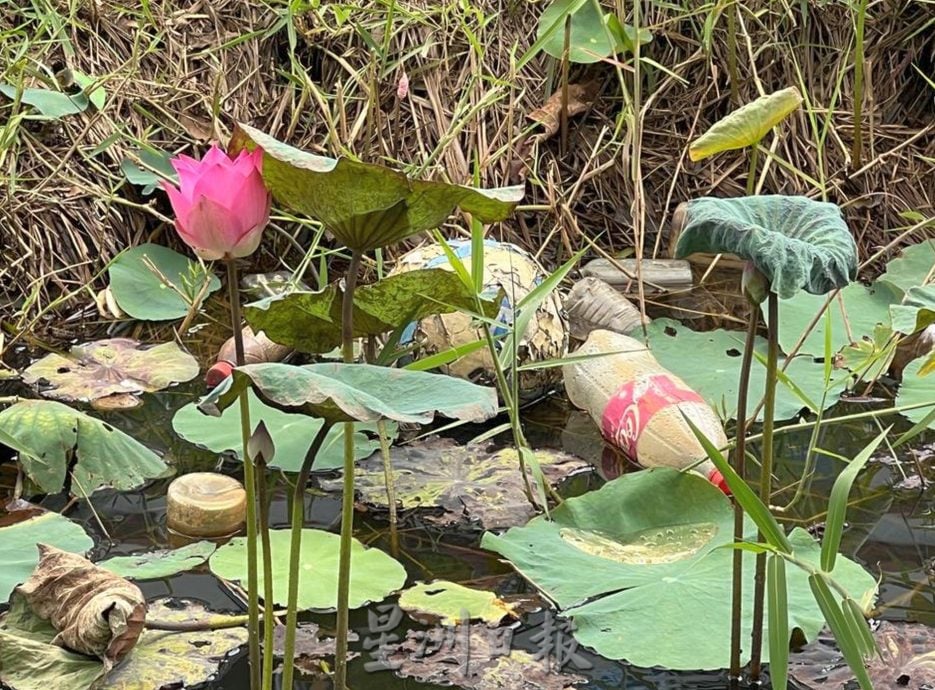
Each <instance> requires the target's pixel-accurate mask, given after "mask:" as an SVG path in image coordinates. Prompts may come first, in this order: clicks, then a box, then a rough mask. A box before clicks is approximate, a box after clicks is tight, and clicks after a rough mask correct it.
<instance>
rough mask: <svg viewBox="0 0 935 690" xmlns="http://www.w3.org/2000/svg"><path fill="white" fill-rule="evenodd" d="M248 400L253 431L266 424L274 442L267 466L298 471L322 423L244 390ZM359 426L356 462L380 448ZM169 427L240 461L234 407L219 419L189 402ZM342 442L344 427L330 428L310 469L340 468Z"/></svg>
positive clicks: (237, 411)
mask: <svg viewBox="0 0 935 690" xmlns="http://www.w3.org/2000/svg"><path fill="white" fill-rule="evenodd" d="M247 398H248V401H249V404H250V423H251V424H252V425H253V426H254V428H256V425H257V424H259V423H260V422H263V423H264V424H266V429H267V431H269V433H270V436H271V437H272V439H273V446H274V447H275V449H276V450H275V453H274V454H273V458H272V460H271V461H269V466H270V467H277V468H279V469H281V470H283V471H285V472H298V471H299V469H300V468H301V467H302V461H303V460H304V459H305V453H306V452H307V451H308V447H309V446H310V445H311V444H312V439H313V438H315V434H316V433H318V430H319V429H320V428H321V425H322V423H323V422H322V421H321V420H320V419H315V418H313V417H309V416H307V415H304V414H289V413H288V412H282V411H280V410H277V409H276V408H275V407H270V406H269V405H265V404H263V402H262V401H260V400H259V399H258V398H257V397H256V394H255V393H254V392H253V391H252V390H249V391H247ZM362 427H363V425H360V426H358V427H356V432H355V433H354V453H355V455H356V457H357V458H358V459H361V458H366V457H367V456H369V455H370V454H371V453H373V451H375V450H377V449H378V448H379V447H380V443H379V441H378V440H375V439H371V438H368V437H367V436H366V435H365V434H363V433H360V432H361V431H363V428H362ZM172 428H173V429H174V430H175V433H177V434H178V435H179V436H181V437H182V438H184V439H185V440H186V441H188V442H189V443H194V444H195V445H197V446H201V447H202V448H207V449H208V450H212V451H214V452H215V453H224V452H233V453H234V454H235V455H236V456H237V457H238V458H239V457H240V454H241V452H242V448H243V440H242V439H241V436H240V433H241V432H240V409H239V408H238V407H237V406H233V407H229V408H227V409H225V410H224V411H223V412H222V413H221V416H220V417H211V416H207V415H205V414H204V413H203V412H200V411H199V410H198V406H197V405H196V404H195V403H189V404H188V405H185V406H184V407H182V408H181V409H179V411H178V412H176V413H175V416H174V417H173V418H172ZM343 439H344V428H343V426H341V427H335V428H333V429H331V431H329V432H328V437H327V438H326V439H325V442H324V444H323V445H322V447H321V449H320V450H319V451H318V455H317V457H316V459H315V464H314V465H313V467H312V469H314V470H320V471H322V470H333V469H338V468H340V467H342V466H343V463H344V441H343Z"/></svg>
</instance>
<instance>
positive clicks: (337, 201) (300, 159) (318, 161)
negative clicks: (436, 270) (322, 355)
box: [230, 124, 523, 251]
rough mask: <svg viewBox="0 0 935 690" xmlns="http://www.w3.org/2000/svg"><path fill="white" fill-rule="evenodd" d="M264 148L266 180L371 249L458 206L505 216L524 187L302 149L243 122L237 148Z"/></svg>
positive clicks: (287, 199)
mask: <svg viewBox="0 0 935 690" xmlns="http://www.w3.org/2000/svg"><path fill="white" fill-rule="evenodd" d="M257 147H259V148H261V149H263V179H264V181H265V182H266V185H267V187H269V189H270V191H271V192H272V194H273V197H274V198H275V199H276V201H277V202H279V203H281V204H283V205H284V206H286V207H288V208H290V209H292V210H294V211H297V212H299V213H304V214H306V215H308V216H310V217H312V218H315V219H316V220H319V221H321V222H322V223H323V224H324V226H325V227H326V228H327V229H328V230H329V231H330V232H331V233H332V234H333V235H334V236H335V238H337V240H338V241H339V242H341V243H342V244H343V245H345V246H347V247H349V248H350V249H354V250H358V251H367V250H371V249H376V248H378V247H385V246H387V245H390V244H394V243H396V242H399V241H400V240H403V239H405V238H406V237H409V236H410V235H414V234H416V233H418V232H422V231H424V230H430V229H432V228H435V227H438V226H439V225H441V224H442V223H443V222H444V221H445V220H446V219H447V218H448V216H449V215H450V214H451V213H452V212H453V211H454V210H455V209H456V208H459V207H460V208H461V210H462V211H465V212H466V213H470V214H472V215H473V216H474V218H476V219H477V220H479V221H481V222H482V223H493V222H496V221H501V220H504V219H505V218H507V217H508V216H509V215H510V213H512V211H513V209H514V208H515V206H516V204H518V203H519V201H520V200H521V199H522V197H523V187H522V186H515V187H504V188H499V189H489V190H485V189H474V188H472V187H466V186H462V185H456V184H449V183H447V182H437V181H427V180H414V179H411V178H409V177H407V176H406V175H405V174H404V173H402V172H399V171H397V170H392V169H390V168H387V167H384V166H382V165H376V164H373V163H362V162H359V161H354V160H351V159H349V158H340V159H334V158H326V157H324V156H316V155H314V154H311V153H308V152H306V151H302V150H300V149H297V148H295V147H293V146H289V145H288V144H284V143H283V142H281V141H278V140H277V139H275V138H273V137H271V136H270V135H268V134H265V133H263V132H261V131H260V130H257V129H254V128H253V127H249V126H247V125H244V124H240V125H238V129H237V131H235V133H234V136H233V137H232V140H231V145H230V151H231V152H232V153H234V152H237V151H240V150H242V149H244V148H246V149H248V150H254V149H255V148H257Z"/></svg>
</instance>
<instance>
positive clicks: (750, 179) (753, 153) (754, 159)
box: [747, 142, 760, 196]
mask: <svg viewBox="0 0 935 690" xmlns="http://www.w3.org/2000/svg"><path fill="white" fill-rule="evenodd" d="M759 146H760V144H759V142H757V143H756V144H754V145H753V146H751V147H750V170H749V171H748V172H747V196H753V195H754V194H755V193H756V168H757V164H758V163H759V161H760V148H759Z"/></svg>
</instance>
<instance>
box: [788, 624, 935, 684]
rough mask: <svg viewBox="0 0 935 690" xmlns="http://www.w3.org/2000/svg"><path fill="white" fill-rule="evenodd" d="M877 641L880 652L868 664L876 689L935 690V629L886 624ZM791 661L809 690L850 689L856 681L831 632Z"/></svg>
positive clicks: (876, 634)
mask: <svg viewBox="0 0 935 690" xmlns="http://www.w3.org/2000/svg"><path fill="white" fill-rule="evenodd" d="M873 638H874V640H875V641H876V644H877V648H878V649H879V650H880V655H879V656H877V655H873V656H872V657H871V658H870V659H869V660H868V661H867V675H869V676H870V681H871V682H872V683H873V687H874V688H877V689H878V690H883V689H884V688H906V689H907V690H929V689H930V688H935V628H931V627H929V626H927V625H918V624H913V623H890V622H889V621H883V622H882V623H880V627H879V628H877V630H876V631H874V633H873ZM790 661H791V662H792V663H791V665H790V667H789V675H791V676H792V677H793V678H794V679H795V680H796V682H798V683H800V684H801V685H802V686H803V687H805V688H807V689H808V690H847V688H850V687H851V683H852V682H853V679H854V674H853V672H851V670H850V668H848V665H847V662H845V661H844V657H843V656H842V655H841V652H840V651H839V650H838V648H837V646H836V645H835V644H834V639H833V638H832V637H831V635H830V634H827V631H826V634H824V635H822V636H820V637H819V638H818V639H817V640H816V641H815V642H812V643H811V644H809V645H808V646H806V647H805V648H804V649H803V650H802V651H801V652H800V653H799V654H793V655H792V658H791V660H790Z"/></svg>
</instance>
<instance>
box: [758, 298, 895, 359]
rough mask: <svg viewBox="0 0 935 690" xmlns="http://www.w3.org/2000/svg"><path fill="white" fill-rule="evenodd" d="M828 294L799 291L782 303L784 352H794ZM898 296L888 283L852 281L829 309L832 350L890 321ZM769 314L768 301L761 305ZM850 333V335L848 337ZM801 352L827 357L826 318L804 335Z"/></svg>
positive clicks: (780, 309) (782, 341)
mask: <svg viewBox="0 0 935 690" xmlns="http://www.w3.org/2000/svg"><path fill="white" fill-rule="evenodd" d="M827 299H828V298H827V296H826V295H812V294H810V293H808V292H799V293H796V295H795V296H794V297H791V298H790V299H784V300H782V301H781V302H780V303H779V346H780V347H781V348H782V350H783V352H792V349H793V348H794V347H795V346H796V344H797V343H798V342H799V339H800V338H801V337H802V334H803V333H805V329H806V328H807V327H808V325H809V324H810V323H811V322H812V321H813V320H814V319H815V316H816V315H817V314H818V311H819V309H821V307H822V305H824V303H825V301H826V300H827ZM898 300H899V295H897V294H896V293H895V292H894V291H893V289H892V288H891V287H890V286H888V285H885V284H879V283H877V284H875V285H874V286H873V287H869V288H868V287H865V286H863V285H861V284H860V283H851V284H850V285H848V286H847V287H845V288H843V289H842V290H841V291H840V292H838V294H837V296H835V297H834V298H833V299H832V301H831V304H830V305H828V309H829V311H830V312H831V352H832V353H836V352H839V351H840V350H841V348H843V347H846V346H848V345H850V344H851V343H852V342H859V341H860V340H861V338H863V337H865V336H868V337H870V336H873V332H874V329H875V327H876V326H877V324H882V325H884V326H889V325H890V314H889V311H890V305H891V304H892V303H893V302H894V301H898ZM760 310H761V312H762V313H763V318H766V304H765V303H764V304H761V305H760ZM849 335H850V337H849ZM798 352H799V353H800V354H803V355H812V356H813V357H819V358H820V357H824V354H825V319H824V317H823V316H822V317H820V318H819V319H818V321H817V323H816V324H815V327H814V328H813V329H812V331H811V333H810V334H809V336H808V337H807V338H806V339H805V342H804V343H803V344H802V346H801V348H800V349H799V350H798Z"/></svg>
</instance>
